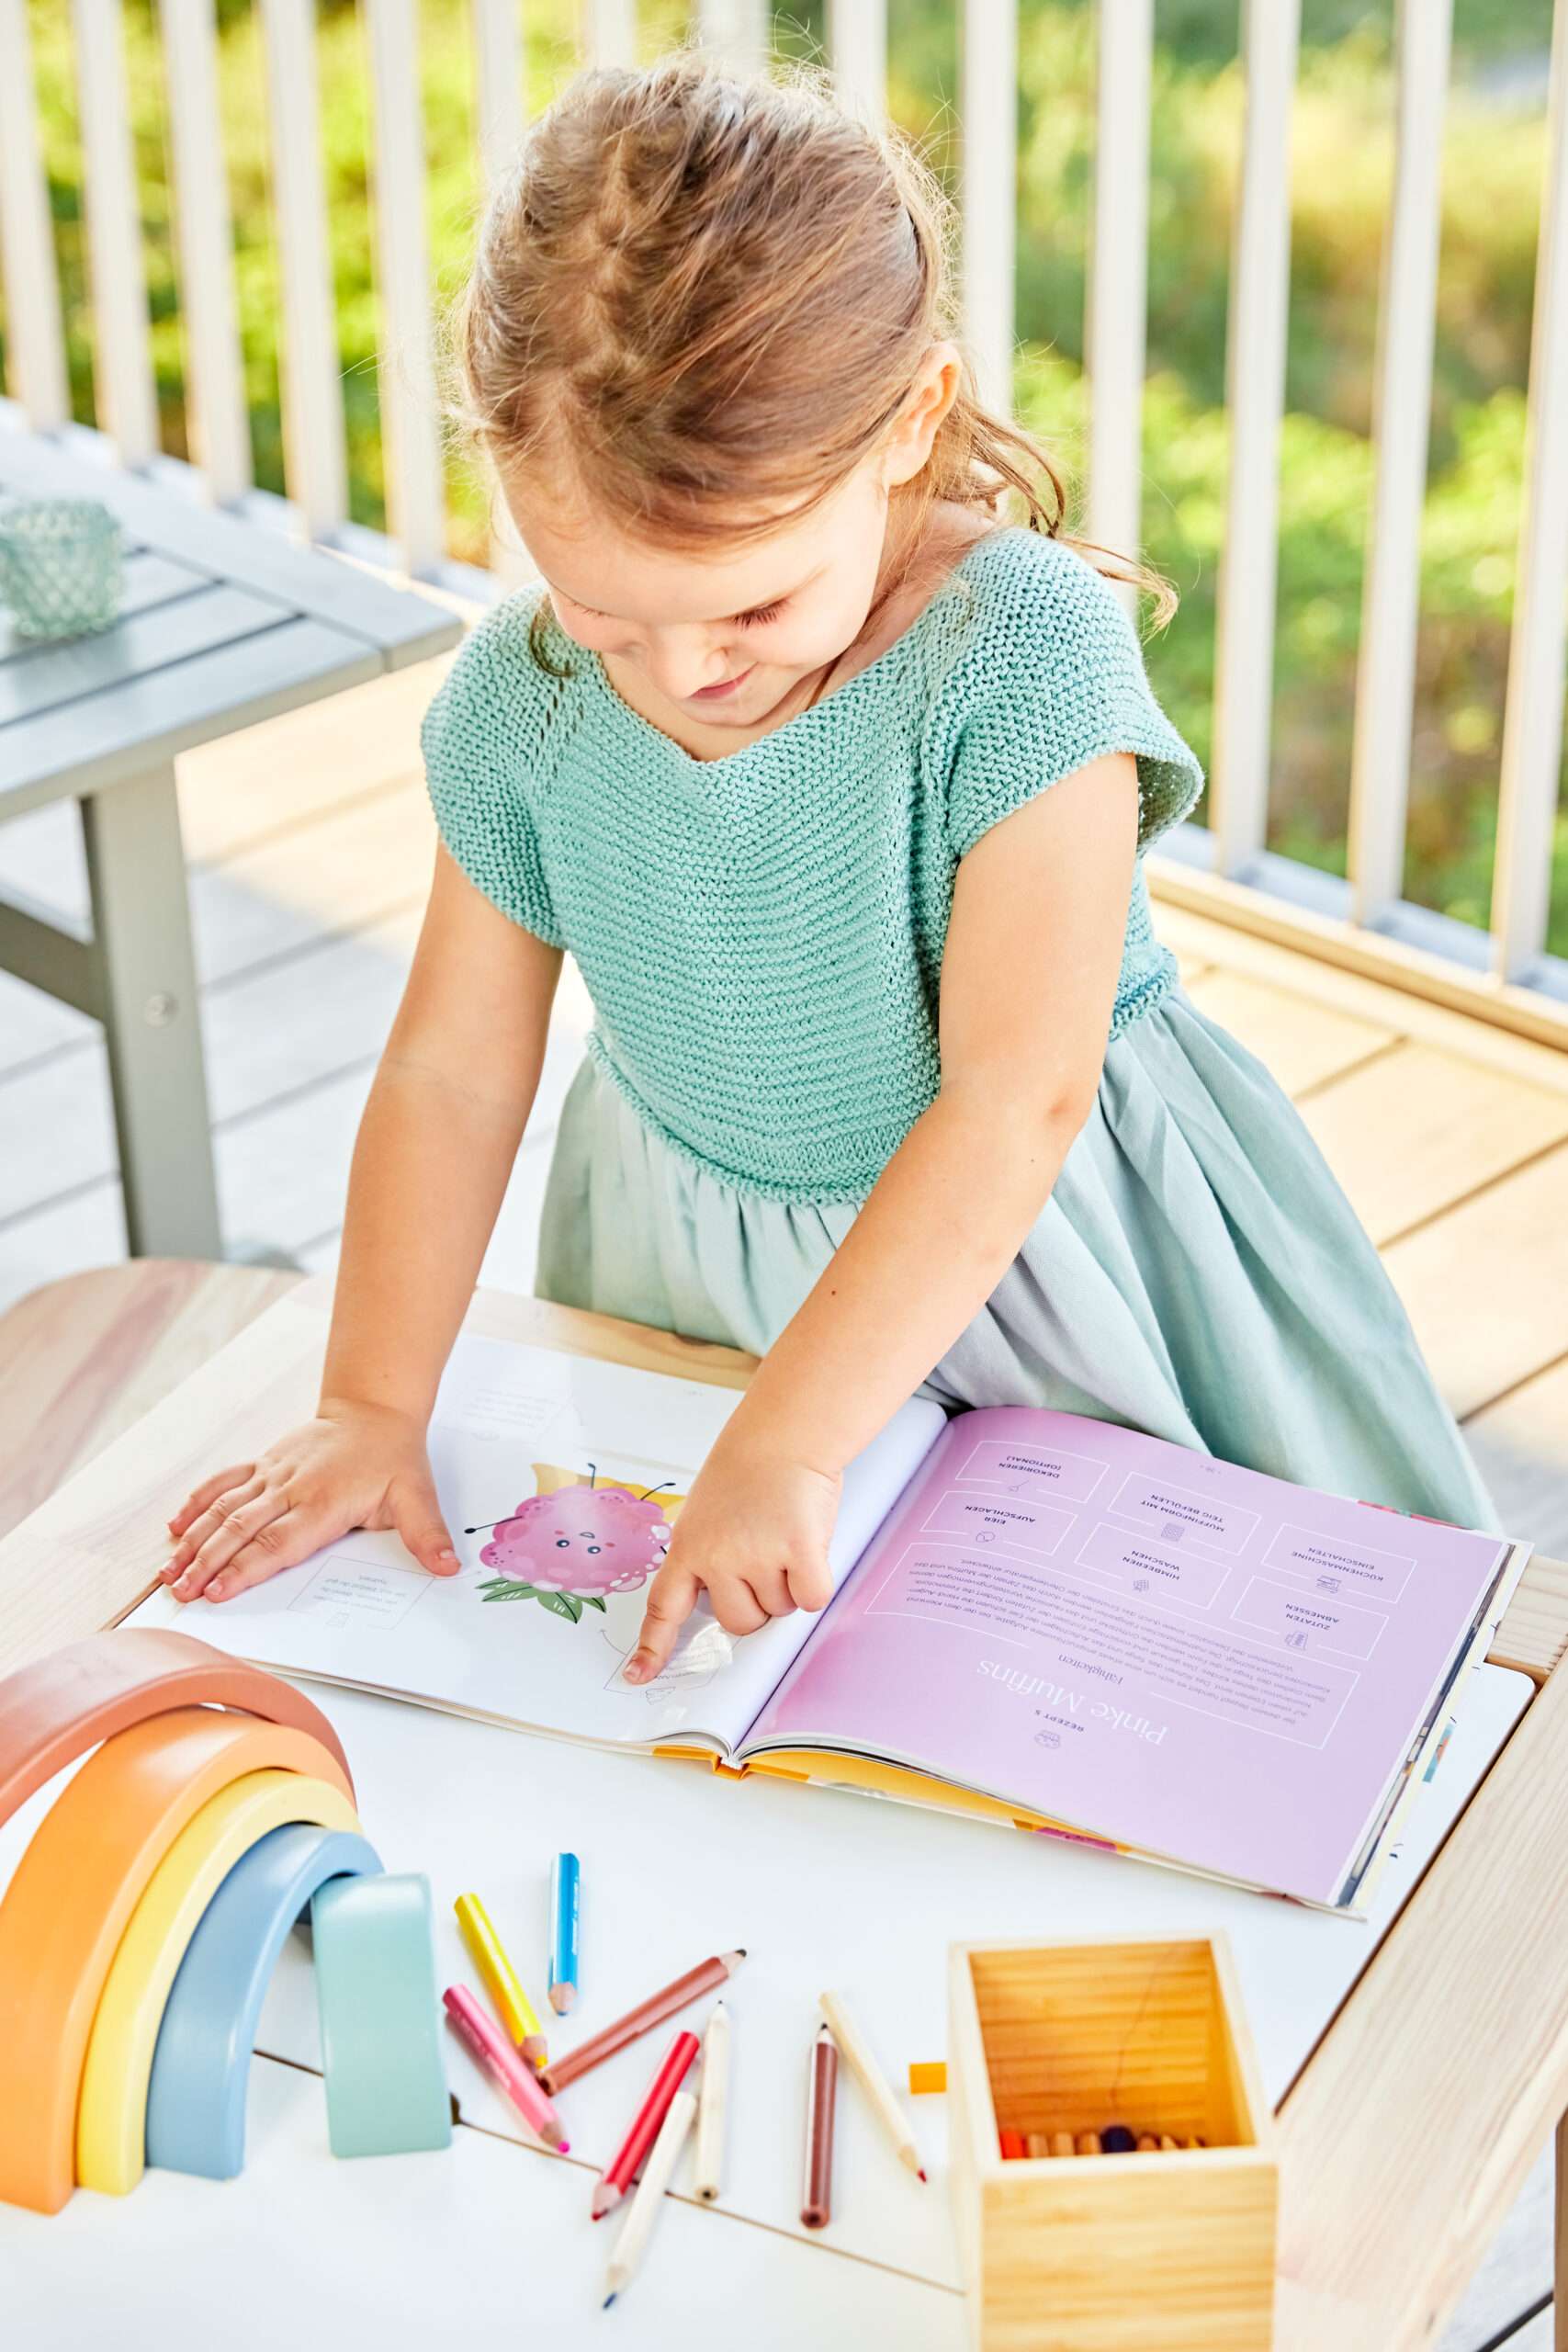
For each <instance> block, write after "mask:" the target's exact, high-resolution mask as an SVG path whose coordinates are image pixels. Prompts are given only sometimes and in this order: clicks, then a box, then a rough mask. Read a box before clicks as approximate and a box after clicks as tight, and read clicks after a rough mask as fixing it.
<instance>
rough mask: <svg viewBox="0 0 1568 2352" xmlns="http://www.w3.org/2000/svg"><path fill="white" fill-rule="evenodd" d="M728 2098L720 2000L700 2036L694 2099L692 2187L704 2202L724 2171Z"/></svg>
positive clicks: (724, 2014) (725, 2020)
mask: <svg viewBox="0 0 1568 2352" xmlns="http://www.w3.org/2000/svg"><path fill="white" fill-rule="evenodd" d="M728 2101H729V2011H728V2009H727V2008H726V2007H725V2006H724V2003H723V2002H722V2001H716V2002H715V2003H714V2005H713V2015H712V2016H711V2017H710V2018H709V2019H708V2029H707V2031H706V2033H705V2034H704V2036H703V2081H702V2094H701V2097H700V2098H699V2099H698V2102H697V2149H696V2154H695V2157H694V2160H693V2165H692V2187H693V2188H694V2189H695V2190H696V2192H697V2195H698V2196H699V2197H700V2198H701V2199H702V2200H703V2202H704V2204H705V2205H711V2204H712V2203H713V2201H714V2199H715V2198H716V2196H717V2195H718V2192H719V2186H720V2178H721V2176H722V2174H723V2171H724V2123H725V2109H726V2108H727V2106H728Z"/></svg>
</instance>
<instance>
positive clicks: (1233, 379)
mask: <svg viewBox="0 0 1568 2352" xmlns="http://www.w3.org/2000/svg"><path fill="white" fill-rule="evenodd" d="M1243 22H1244V33H1243V41H1244V46H1245V50H1246V63H1247V127H1246V132H1245V141H1244V146H1243V152H1242V168H1241V187H1240V191H1239V194H1238V197H1237V201H1236V211H1235V236H1234V241H1233V245H1232V257H1231V285H1230V321H1229V329H1228V333H1227V336H1226V345H1225V404H1226V407H1227V408H1228V410H1229V412H1230V435H1231V460H1230V483H1229V488H1228V494H1227V498H1226V515H1225V544H1224V552H1223V554H1222V556H1221V559H1220V570H1219V580H1218V583H1217V615H1216V648H1215V681H1214V734H1213V762H1212V765H1213V776H1212V778H1211V801H1212V807H1213V816H1212V819H1211V823H1212V825H1213V832H1214V837H1215V851H1216V856H1217V863H1218V866H1219V870H1220V871H1221V872H1222V873H1223V874H1232V875H1234V874H1235V873H1237V872H1238V871H1239V870H1240V869H1241V868H1242V867H1244V866H1245V865H1247V863H1248V861H1249V860H1250V859H1252V858H1253V857H1255V856H1256V855H1257V854H1258V851H1259V850H1260V849H1261V848H1262V847H1263V842H1264V835H1265V831H1266V829H1267V825H1268V816H1269V724H1270V718H1271V714H1272V707H1273V688H1274V606H1275V569H1276V565H1277V562H1278V560H1279V523H1280V413H1281V411H1282V409H1283V406H1284V394H1285V328H1286V321H1287V317H1288V312H1289V307H1290V289H1291V98H1292V91H1293V89H1294V86H1295V75H1296V55H1297V51H1298V48H1299V45H1300V35H1301V0H1246V4H1245V14H1244V18H1243Z"/></svg>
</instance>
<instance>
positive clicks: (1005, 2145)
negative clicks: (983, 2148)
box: [997, 2131, 1028, 2159]
mask: <svg viewBox="0 0 1568 2352" xmlns="http://www.w3.org/2000/svg"><path fill="white" fill-rule="evenodd" d="M997 2143H998V2147H999V2148H1000V2149H1001V2152H1002V2154H1003V2155H1004V2156H1006V2157H1008V2158H1009V2159H1012V2158H1013V2157H1016V2156H1021V2155H1026V2154H1028V2145H1027V2143H1026V2142H1025V2140H1024V2136H1023V2134H1022V2132H1021V2131H998V2133H997Z"/></svg>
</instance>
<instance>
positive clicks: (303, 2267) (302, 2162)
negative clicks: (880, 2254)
mask: <svg viewBox="0 0 1568 2352" xmlns="http://www.w3.org/2000/svg"><path fill="white" fill-rule="evenodd" d="M249 2121H250V2146H249V2153H248V2158H247V2162H246V2165H245V2171H244V2174H243V2177H242V2178H241V2179H239V2180H230V2181H211V2180H189V2179H186V2178H184V2177H182V2176H181V2175H179V2174H177V2173H168V2172H150V2173H149V2174H148V2175H147V2176H146V2177H145V2179H144V2180H143V2181H142V2183H141V2187H140V2188H138V2189H137V2190H136V2191H135V2193H134V2195H132V2196H130V2197H99V2196H96V2195H94V2194H93V2192H92V2191H91V2190H88V2189H79V2190H78V2191H77V2193H76V2195H75V2197H74V2198H73V2199H72V2201H71V2203H70V2204H69V2205H68V2206H67V2207H66V2208H65V2211H63V2212H62V2213H59V2214H56V2215H54V2216H53V2217H52V2218H51V2219H45V2218H43V2217H42V2216H40V2215H39V2214H36V2213H18V2212H16V2211H11V2210H9V2209H7V2208H5V2207H0V2276H3V2278H4V2282H5V2283H4V2288H3V2290H0V2293H3V2301H4V2312H5V2324H4V2335H5V2341H6V2343H7V2344H8V2345H15V2346H18V2347H19V2346H24V2345H25V2346H27V2347H28V2352H99V2347H102V2346H108V2345H115V2346H125V2347H127V2352H144V2347H148V2346H153V2345H156V2346H157V2347H158V2352H213V2346H220V2347H222V2352H276V2348H277V2347H278V2346H296V2345H297V2346H300V2347H301V2348H302V2352H321V2348H322V2347H324V2346H329V2345H331V2346H336V2347H340V2352H358V2347H360V2346H365V2347H367V2352H368V2347H370V2346H374V2347H375V2352H456V2348H457V2347H458V2346H471V2347H472V2352H483V2347H485V2346H491V2345H495V2346H508V2347H517V2346H525V2347H527V2352H545V2347H546V2346H562V2347H567V2346H570V2347H573V2352H575V2347H577V2346H581V2345H584V2344H588V2343H590V2342H592V2343H594V2344H602V2345H603V2346H604V2352H615V2347H616V2346H620V2347H621V2352H736V2346H737V2345H743V2346H745V2348H746V2352H798V2347H800V2346H803V2345H812V2346H820V2347H823V2348H824V2352H834V2347H837V2346H844V2347H849V2346H861V2345H863V2344H865V2343H867V2342H868V2341H870V2340H871V2339H872V2337H873V2334H874V2331H879V2330H880V2331H886V2335H885V2336H884V2340H885V2341H886V2342H888V2343H890V2344H896V2345H897V2346H898V2352H963V2346H964V2305H963V2301H962V2299H961V2298H960V2297H959V2296H957V2295H954V2294H949V2293H944V2292H943V2291H942V2290H940V2289H938V2288H934V2287H930V2286H924V2285H921V2284H920V2283H919V2281H917V2280H914V2279H909V2278H897V2277H895V2276H892V2275H891V2274H889V2273H888V2272H887V2271H885V2270H877V2269H874V2268H873V2267H871V2266H870V2265H869V2264H867V2263H863V2262H854V2261H850V2260H846V2259H844V2258H843V2257H842V2256H840V2257H838V2258H834V2257H833V2256H830V2255H826V2254H823V2253H814V2252H813V2250H812V2249H810V2248H808V2247H806V2246H802V2245H796V2244H795V2242H794V2241H793V2240H791V2239H788V2238H781V2237H777V2236H775V2235H773V2233H771V2232H769V2231H764V2230H756V2229H750V2228H749V2227H748V2226H747V2225H746V2224H745V2223H744V2222H735V2221H729V2220H727V2219H725V2218H723V2217H722V2216H720V2215H717V2214H714V2213H710V2212H709V2211H707V2210H706V2208H705V2207H703V2206H699V2205H694V2204H693V2203H692V2202H691V2201H690V2200H689V2199H684V2198H679V2199H677V2198H671V2199H669V2200H667V2207H666V2211H664V2213H663V2214H662V2215H661V2216H660V2226H659V2229H658V2232H657V2233H656V2234H655V2237H654V2240H653V2244H652V2245H651V2246H650V2247H649V2253H648V2256H647V2259H646V2261H645V2262H644V2265H643V2267H642V2269H641V2271H640V2272H639V2274H638V2276H637V2278H636V2279H635V2280H634V2281H633V2282H632V2284H631V2286H630V2287H629V2288H628V2289H627V2290H626V2293H625V2295H624V2296H623V2297H622V2298H621V2299H620V2300H619V2301H617V2303H616V2305H615V2309H614V2310H613V2311H610V2312H605V2311H604V2310H603V2309H602V2303H603V2299H604V2266H605V2264H606V2262H607V2261H608V2259H609V2256H610V2248H611V2243H612V2241H611V2234H610V2233H611V2229H612V2227H613V2224H611V2223H608V2222H605V2223H602V2224H601V2225H600V2226H599V2227H598V2228H597V2229H594V2228H593V2227H592V2225H591V2224H590V2222H589V2221H588V2219H587V2206H588V2195H589V2185H590V2178H591V2176H590V2175H589V2173H588V2172H586V2171H584V2170H582V2169H580V2168H579V2167H578V2166H577V2165H574V2164H573V2163H572V2162H571V2160H570V2158H568V2159H566V2160H565V2161H559V2160H557V2159H554V2158H551V2157H547V2156H542V2155H535V2154H531V2153H528V2152H525V2150H523V2149H521V2148H518V2147H516V2146H514V2145H513V2144H512V2143H510V2142H508V2141H503V2140H496V2139H492V2138H491V2136H490V2135H489V2134H488V2133H486V2132H483V2131H467V2130H460V2131H457V2133H455V2135H454V2138H453V2144H452V2146H451V2148H450V2149H449V2150H448V2151H447V2152H446V2153H445V2154H440V2155H426V2156H382V2157H369V2158H362V2159H359V2160H357V2161H355V2162H353V2163H340V2162H339V2161H338V2160H337V2159H336V2158H334V2157H333V2156H332V2155H330V2154H328V2152H327V2144H326V2128H325V2115H324V2108H323V2102H322V2097H321V2084H320V2083H319V2082H318V2081H317V2080H316V2079H315V2078H314V2077H313V2076H311V2075H301V2074H299V2073H298V2072H297V2071H296V2070H295V2069H294V2068H292V2067H288V2066H280V2065H275V2064H271V2063H270V2062H269V2061H267V2060H266V2059H257V2061H256V2062H255V2065H254V2070H253V2073H252V2078H251V2100H250V2118H249ZM742 2313H744V2315H745V2316H744V2323H743V2324H742V2323H741V2319H740V2315H741V2314H742Z"/></svg>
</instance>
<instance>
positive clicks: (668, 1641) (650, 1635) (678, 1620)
mask: <svg viewBox="0 0 1568 2352" xmlns="http://www.w3.org/2000/svg"><path fill="white" fill-rule="evenodd" d="M698 1590H699V1587H698V1584H697V1579H696V1577H694V1576H693V1575H692V1573H691V1571H690V1569H688V1568H683V1567H682V1566H681V1564H680V1562H679V1561H678V1560H675V1559H667V1560H666V1561H665V1563H664V1566H662V1567H661V1568H660V1571H659V1574H658V1575H657V1576H656V1577H654V1579H653V1582H652V1583H651V1584H650V1585H649V1588H648V1606H647V1609H646V1611H645V1612H644V1615H643V1621H642V1631H641V1633H640V1634H638V1635H637V1647H636V1649H635V1650H634V1651H633V1652H632V1654H631V1656H630V1657H629V1658H628V1659H627V1660H626V1665H625V1666H624V1667H623V1668H622V1669H621V1671H622V1673H623V1675H624V1676H625V1678H626V1680H627V1681H628V1682H651V1681H652V1679H653V1678H654V1676H655V1675H656V1674H660V1673H662V1671H663V1669H664V1668H665V1667H666V1666H667V1665H668V1664H669V1662H670V1653H671V1650H672V1649H673V1648H674V1646H675V1636H676V1634H678V1633H679V1632H680V1630H681V1628H682V1625H683V1624H684V1623H685V1622H686V1620H687V1618H688V1617H689V1616H690V1615H691V1613H692V1611H693V1609H694V1607H695V1605H696V1599H697V1593H698Z"/></svg>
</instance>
